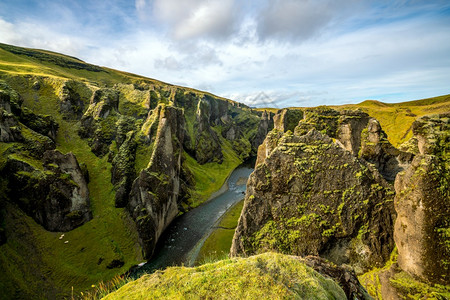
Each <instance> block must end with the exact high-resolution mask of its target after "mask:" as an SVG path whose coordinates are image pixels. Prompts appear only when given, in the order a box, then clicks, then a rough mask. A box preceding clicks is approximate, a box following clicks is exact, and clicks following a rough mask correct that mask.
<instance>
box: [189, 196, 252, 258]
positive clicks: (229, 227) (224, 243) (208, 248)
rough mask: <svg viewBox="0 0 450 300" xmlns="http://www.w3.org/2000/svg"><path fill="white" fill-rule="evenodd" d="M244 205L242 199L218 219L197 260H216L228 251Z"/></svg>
mask: <svg viewBox="0 0 450 300" xmlns="http://www.w3.org/2000/svg"><path fill="white" fill-rule="evenodd" d="M243 207H244V200H242V201H240V202H238V203H236V204H235V205H234V206H233V207H232V208H230V209H229V210H228V211H227V212H226V213H225V214H224V215H223V217H222V219H221V220H220V223H219V224H218V226H217V227H216V228H215V229H214V231H213V232H212V233H211V234H210V236H209V237H208V238H207V239H206V241H205V243H204V244H203V246H202V248H201V249H200V252H199V254H198V257H197V262H199V263H200V264H201V263H204V262H205V261H216V260H218V259H221V258H223V257H224V256H227V255H228V253H230V248H231V243H232V241H233V236H234V231H235V229H236V227H237V224H238V220H239V216H240V215H241V211H242V208H243Z"/></svg>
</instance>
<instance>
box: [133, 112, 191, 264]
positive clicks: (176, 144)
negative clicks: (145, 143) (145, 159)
mask: <svg viewBox="0 0 450 300" xmlns="http://www.w3.org/2000/svg"><path fill="white" fill-rule="evenodd" d="M184 132H185V128H184V117H183V111H182V110H181V109H178V108H175V107H171V106H161V108H160V118H159V121H158V130H157V134H156V138H155V145H154V150H153V153H152V157H151V160H150V163H149V164H148V167H147V168H146V169H144V170H142V171H141V172H140V174H139V177H138V178H137V179H136V180H135V181H134V182H133V185H132V188H131V193H130V199H129V202H128V205H127V208H128V211H129V212H130V215H131V216H132V218H133V219H134V221H135V222H136V225H137V229H138V233H139V238H140V242H141V245H142V248H143V251H144V256H145V257H147V258H150V257H151V256H152V254H153V251H154V248H155V245H156V242H157V240H158V238H159V236H160V235H161V233H162V232H163V230H164V229H165V228H166V227H167V225H168V224H169V223H170V222H172V220H173V219H174V218H175V217H176V216H177V214H178V204H179V194H180V187H181V182H180V174H181V172H182V170H181V166H182V159H183V151H182V149H183V148H182V141H183V140H184Z"/></svg>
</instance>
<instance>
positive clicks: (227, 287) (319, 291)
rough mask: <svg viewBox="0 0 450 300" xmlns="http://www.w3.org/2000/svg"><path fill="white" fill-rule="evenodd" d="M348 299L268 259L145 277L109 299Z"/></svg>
mask: <svg viewBox="0 0 450 300" xmlns="http://www.w3.org/2000/svg"><path fill="white" fill-rule="evenodd" d="M144 298H145V299H258V298H261V299H293V298H301V299H345V294H344V292H343V291H342V289H341V288H340V287H339V286H338V285H337V284H336V283H335V282H334V281H333V280H331V279H329V278H325V277H323V276H322V275H320V274H319V273H317V272H316V271H314V270H313V269H311V268H309V267H307V266H305V265H304V264H303V263H302V262H301V261H300V260H297V259H295V258H293V257H289V256H284V255H281V254H274V253H266V254H262V255H258V256H253V257H249V258H234V259H227V260H222V261H219V262H216V263H212V264H205V265H202V266H200V267H196V268H185V267H176V268H168V269H166V270H164V271H162V272H161V271H158V272H156V273H154V274H152V275H145V276H143V277H141V278H140V279H138V280H136V281H134V282H130V283H128V284H127V285H125V286H123V287H122V288H120V289H119V290H118V291H117V292H114V293H112V294H110V295H108V296H107V297H106V298H105V299H144Z"/></svg>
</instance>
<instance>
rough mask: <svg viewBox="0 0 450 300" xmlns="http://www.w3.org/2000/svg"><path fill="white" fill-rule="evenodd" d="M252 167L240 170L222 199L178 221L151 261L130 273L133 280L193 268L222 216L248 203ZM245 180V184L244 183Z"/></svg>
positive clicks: (157, 247) (174, 223) (223, 188)
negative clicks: (162, 271)
mask: <svg viewBox="0 0 450 300" xmlns="http://www.w3.org/2000/svg"><path fill="white" fill-rule="evenodd" d="M251 172H253V169H252V168H249V167H238V168H236V169H235V170H234V171H233V172H232V173H231V175H230V177H229V178H228V181H227V182H225V184H224V186H223V187H222V188H221V190H220V191H221V192H222V193H220V194H219V195H217V196H215V197H214V198H212V199H211V200H209V201H208V202H206V203H203V204H202V205H200V206H198V207H196V208H194V209H192V210H191V211H189V212H187V213H185V214H183V215H181V216H179V217H178V218H176V219H175V220H174V221H173V222H172V223H171V224H170V225H169V226H168V227H167V229H166V230H165V231H164V233H163V234H162V235H161V237H160V239H159V241H158V245H157V246H156V249H155V253H154V255H153V257H152V259H151V260H149V261H148V262H147V263H145V264H144V265H142V266H140V267H139V268H134V269H133V270H130V274H131V275H132V276H133V277H138V276H140V275H141V274H142V273H144V272H146V273H151V272H153V271H155V270H157V269H163V268H166V267H169V266H180V265H185V266H192V265H193V263H194V262H195V259H196V258H197V255H198V252H199V251H200V248H201V246H202V245H203V242H204V241H205V240H206V238H207V237H208V236H209V234H210V233H211V232H212V228H213V227H214V225H215V224H216V222H217V221H218V220H219V219H220V218H221V217H222V215H223V214H224V213H225V212H226V211H227V210H228V209H229V208H230V207H231V206H233V205H234V204H236V203H237V202H239V201H240V200H242V199H244V194H245V190H246V183H247V178H248V177H249V175H250V173H251ZM243 179H245V180H243Z"/></svg>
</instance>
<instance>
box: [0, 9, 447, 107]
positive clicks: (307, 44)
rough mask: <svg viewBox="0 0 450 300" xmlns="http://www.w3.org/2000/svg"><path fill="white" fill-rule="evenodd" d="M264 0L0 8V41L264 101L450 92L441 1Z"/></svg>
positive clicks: (296, 102)
mask: <svg viewBox="0 0 450 300" xmlns="http://www.w3.org/2000/svg"><path fill="white" fill-rule="evenodd" d="M114 3H116V4H117V3H120V2H118V1H116V2H114ZM244 3H245V4H244ZM249 3H251V5H250V4H249ZM265 3H267V5H266V6H264V7H261V6H260V2H256V1H255V2H251V1H250V2H243V3H238V1H233V0H225V1H222V2H219V1H218V0H184V1H175V0H135V2H134V6H133V5H132V6H131V9H129V10H128V11H127V14H128V15H127V16H125V17H124V20H122V21H121V19H120V18H121V17H122V15H121V14H120V13H118V11H119V10H120V7H115V8H114V7H113V8H111V9H109V10H108V11H111V15H110V16H108V15H104V16H102V17H101V20H98V24H97V23H95V22H96V19H95V14H91V15H90V17H89V18H88V20H89V22H86V20H85V19H84V18H79V19H78V18H76V16H77V14H76V13H74V12H72V11H71V10H70V9H64V8H63V9H62V10H61V11H62V14H63V15H64V16H66V17H65V18H64V20H62V21H61V23H59V22H60V21H58V23H52V21H48V20H46V19H45V18H41V19H40V18H39V17H37V16H35V15H34V16H31V15H30V16H27V17H19V18H16V21H15V20H14V18H8V19H6V18H4V17H3V19H2V12H1V11H0V42H4V43H11V44H16V45H19V46H26V47H37V48H45V49H49V50H53V51H57V52H62V53H65V54H69V55H73V56H77V57H79V58H81V59H83V60H85V61H87V62H90V63H94V64H99V65H104V66H108V67H112V68H116V69H121V70H126V71H129V72H133V73H137V74H141V75H144V76H149V77H152V78H156V79H159V80H162V81H165V82H169V83H173V84H182V85H185V86H190V87H193V88H198V89H207V90H208V91H210V92H212V93H215V94H218V95H221V96H227V97H230V98H232V99H235V100H238V101H243V102H246V103H247V104H250V105H258V106H260V105H263V104H262V103H261V102H266V103H273V106H278V107H282V106H312V105H320V104H333V103H343V102H359V101H363V100H364V99H366V98H376V97H379V99H380V100H385V101H393V100H395V99H400V100H406V99H405V98H404V97H409V99H414V98H420V97H425V96H433V95H438V94H445V93H449V92H450V91H448V83H446V81H448V75H446V74H450V57H449V56H448V53H450V28H449V27H450V26H449V25H450V24H449V23H448V17H447V19H444V18H434V15H432V14H431V13H432V12H433V9H434V8H428V10H427V14H430V15H427V14H425V15H421V14H420V10H419V9H418V8H417V7H414V8H411V9H408V12H406V11H405V10H406V8H405V7H404V6H401V7H402V8H403V9H402V11H401V12H399V14H400V15H398V14H397V12H396V10H393V9H392V7H390V8H389V7H387V8H386V7H385V6H383V7H382V8H381V11H383V14H381V15H380V13H379V12H380V9H379V8H377V7H369V5H366V6H357V10H356V11H352V10H350V9H349V7H350V4H351V3H353V0H347V1H343V2H341V1H339V5H340V6H339V7H338V4H336V2H334V1H333V2H332V1H330V0H318V1H312V0H309V1H306V0H298V1H293V0H277V1H275V2H270V3H268V2H265ZM365 4H367V2H365ZM43 5H44V4H43ZM0 6H1V5H0ZM393 7H396V8H397V6H393ZM269 8H273V9H274V10H273V15H270V14H269V12H270V11H269ZM123 13H125V11H124V12H123ZM133 14H134V15H133ZM352 14H353V15H352ZM137 17H140V18H137ZM117 18H119V19H117ZM133 18H134V19H133ZM379 18H382V21H380V22H378V21H374V20H378V19H379ZM6 20H8V21H6ZM131 20H132V21H131ZM276 20H278V21H279V23H276ZM367 20H370V22H369V21H367ZM113 24H114V25H113ZM117 24H119V25H117ZM93 25H98V26H93ZM105 26H106V27H105ZM108 26H109V27H108ZM114 26H119V27H117V30H116V27H114ZM120 26H121V27H120ZM74 29H76V31H75V30H74ZM262 40H263V41H264V42H263V43H261V41H262ZM280 41H282V42H280ZM266 96H267V97H266ZM395 97H399V98H395Z"/></svg>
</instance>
